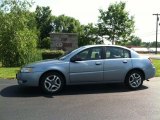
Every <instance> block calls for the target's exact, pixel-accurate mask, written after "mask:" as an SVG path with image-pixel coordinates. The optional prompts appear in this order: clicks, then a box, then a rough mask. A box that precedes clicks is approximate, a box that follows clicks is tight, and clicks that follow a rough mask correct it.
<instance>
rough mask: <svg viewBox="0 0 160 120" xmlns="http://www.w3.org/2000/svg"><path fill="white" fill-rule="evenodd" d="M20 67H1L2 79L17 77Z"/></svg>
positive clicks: (0, 76)
mask: <svg viewBox="0 0 160 120" xmlns="http://www.w3.org/2000/svg"><path fill="white" fill-rule="evenodd" d="M19 69H20V68H19V67H11V68H6V67H0V78H5V79H6V78H7V79H14V78H15V77H16V73H17V71H18V70H19Z"/></svg>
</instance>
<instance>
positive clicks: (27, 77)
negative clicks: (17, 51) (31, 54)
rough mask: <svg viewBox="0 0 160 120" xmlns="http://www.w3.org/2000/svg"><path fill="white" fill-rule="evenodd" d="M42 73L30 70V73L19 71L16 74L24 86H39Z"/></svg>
mask: <svg viewBox="0 0 160 120" xmlns="http://www.w3.org/2000/svg"><path fill="white" fill-rule="evenodd" d="M41 75H42V72H30V73H22V72H19V73H17V74H16V79H17V82H18V84H19V85H22V86H38V85H39V79H40V76H41Z"/></svg>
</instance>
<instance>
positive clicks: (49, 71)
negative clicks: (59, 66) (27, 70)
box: [39, 70, 66, 85]
mask: <svg viewBox="0 0 160 120" xmlns="http://www.w3.org/2000/svg"><path fill="white" fill-rule="evenodd" d="M51 72H55V73H58V74H59V75H62V77H63V78H64V82H65V84H66V78H65V76H64V74H63V73H62V72H60V71H58V70H48V71H46V72H44V73H43V74H42V75H41V76H40V78H39V85H40V83H41V80H42V77H43V76H44V75H45V74H47V73H51Z"/></svg>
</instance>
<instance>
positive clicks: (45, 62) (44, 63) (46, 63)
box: [24, 59, 63, 67]
mask: <svg viewBox="0 0 160 120" xmlns="http://www.w3.org/2000/svg"><path fill="white" fill-rule="evenodd" d="M61 63H63V61H62V60H55V59H48V60H41V61H38V62H34V63H31V64H28V65H25V66H24V67H37V66H46V65H51V64H52V65H53V64H61Z"/></svg>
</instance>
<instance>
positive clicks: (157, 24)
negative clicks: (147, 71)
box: [153, 13, 160, 54]
mask: <svg viewBox="0 0 160 120" xmlns="http://www.w3.org/2000/svg"><path fill="white" fill-rule="evenodd" d="M153 15H156V16H157V20H156V54H157V39H158V21H159V17H158V15H160V14H158V13H157V14H153Z"/></svg>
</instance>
